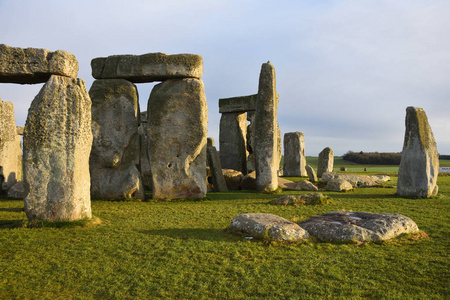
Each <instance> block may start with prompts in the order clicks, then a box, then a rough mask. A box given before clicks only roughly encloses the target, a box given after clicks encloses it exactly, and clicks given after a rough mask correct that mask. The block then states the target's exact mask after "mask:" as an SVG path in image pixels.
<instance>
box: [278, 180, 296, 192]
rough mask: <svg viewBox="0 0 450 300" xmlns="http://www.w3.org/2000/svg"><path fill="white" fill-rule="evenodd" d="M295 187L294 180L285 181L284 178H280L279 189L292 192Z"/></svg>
mask: <svg viewBox="0 0 450 300" xmlns="http://www.w3.org/2000/svg"><path fill="white" fill-rule="evenodd" d="M294 186H295V183H294V182H293V181H292V180H288V179H285V178H283V177H278V187H279V188H280V189H282V190H290V189H292V188H293V187H294Z"/></svg>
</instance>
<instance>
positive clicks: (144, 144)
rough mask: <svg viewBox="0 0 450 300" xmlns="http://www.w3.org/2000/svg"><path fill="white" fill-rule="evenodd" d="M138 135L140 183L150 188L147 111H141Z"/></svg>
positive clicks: (150, 172)
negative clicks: (139, 141)
mask: <svg viewBox="0 0 450 300" xmlns="http://www.w3.org/2000/svg"><path fill="white" fill-rule="evenodd" d="M138 132H139V136H140V139H141V143H140V144H141V150H140V155H139V161H140V163H139V165H140V168H139V170H140V171H141V176H142V183H143V185H144V188H145V189H147V190H152V186H153V183H152V171H151V169H150V159H149V157H148V148H149V145H148V133H147V132H148V115H147V112H146V111H144V112H141V118H140V123H139V128H138Z"/></svg>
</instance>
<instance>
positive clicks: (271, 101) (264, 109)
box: [254, 62, 280, 191]
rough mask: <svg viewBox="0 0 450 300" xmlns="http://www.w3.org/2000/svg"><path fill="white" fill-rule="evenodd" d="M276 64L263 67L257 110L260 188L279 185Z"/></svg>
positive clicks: (271, 187) (257, 166) (257, 155)
mask: <svg viewBox="0 0 450 300" xmlns="http://www.w3.org/2000/svg"><path fill="white" fill-rule="evenodd" d="M275 81H276V79H275V68H274V67H273V65H272V64H271V63H270V62H267V63H264V64H263V65H262V67H261V73H260V76H259V86H258V100H257V104H256V111H255V147H254V153H255V169H256V184H257V186H258V190H268V191H274V190H276V189H277V188H278V176H277V171H278V169H279V162H280V157H279V154H278V151H279V147H278V143H279V140H278V138H279V136H278V125H277V108H278V96H277V93H276V82H275Z"/></svg>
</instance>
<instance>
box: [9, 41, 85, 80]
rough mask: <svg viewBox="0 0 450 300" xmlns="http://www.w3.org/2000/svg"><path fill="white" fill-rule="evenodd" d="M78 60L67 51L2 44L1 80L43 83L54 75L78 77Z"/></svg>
mask: <svg viewBox="0 0 450 300" xmlns="http://www.w3.org/2000/svg"><path fill="white" fill-rule="evenodd" d="M77 74H78V61H77V59H76V58H75V56H74V55H73V54H71V53H69V52H67V51H63V50H57V51H55V52H51V51H48V50H46V49H38V48H16V47H9V46H7V45H5V44H0V82H7V83H20V84H31V83H42V82H46V81H47V80H48V79H49V78H50V76H52V75H60V76H67V77H72V78H76V77H77Z"/></svg>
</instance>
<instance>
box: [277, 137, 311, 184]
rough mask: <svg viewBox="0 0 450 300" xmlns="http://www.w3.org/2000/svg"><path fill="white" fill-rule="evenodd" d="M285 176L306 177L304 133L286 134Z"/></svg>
mask: <svg viewBox="0 0 450 300" xmlns="http://www.w3.org/2000/svg"><path fill="white" fill-rule="evenodd" d="M283 142H284V165H283V176H297V177H300V176H306V175H307V173H306V169H305V167H306V157H305V138H304V136H303V132H298V131H296V132H287V133H285V134H284V140H283Z"/></svg>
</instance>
